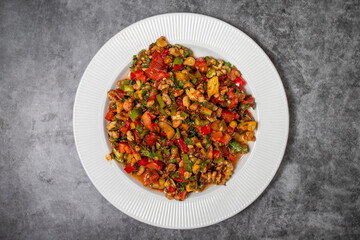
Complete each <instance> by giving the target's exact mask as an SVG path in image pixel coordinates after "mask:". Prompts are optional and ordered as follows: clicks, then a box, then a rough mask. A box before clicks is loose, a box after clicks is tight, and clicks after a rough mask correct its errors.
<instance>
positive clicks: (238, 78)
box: [234, 77, 245, 88]
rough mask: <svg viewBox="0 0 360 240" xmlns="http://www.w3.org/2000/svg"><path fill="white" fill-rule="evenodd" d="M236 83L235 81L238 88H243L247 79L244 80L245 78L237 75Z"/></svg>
mask: <svg viewBox="0 0 360 240" xmlns="http://www.w3.org/2000/svg"><path fill="white" fill-rule="evenodd" d="M234 83H235V85H236V86H237V87H238V88H241V87H242V86H244V84H245V81H244V79H242V77H237V78H236V79H235V80H234Z"/></svg>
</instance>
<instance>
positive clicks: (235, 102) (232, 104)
mask: <svg viewBox="0 0 360 240" xmlns="http://www.w3.org/2000/svg"><path fill="white" fill-rule="evenodd" d="M238 103H239V99H238V98H235V99H231V100H230V104H229V106H228V108H229V109H234V108H236V107H237V105H238Z"/></svg>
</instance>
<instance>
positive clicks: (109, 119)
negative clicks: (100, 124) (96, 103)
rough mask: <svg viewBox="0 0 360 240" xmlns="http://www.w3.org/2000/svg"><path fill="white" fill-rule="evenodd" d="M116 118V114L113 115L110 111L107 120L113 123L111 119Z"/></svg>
mask: <svg viewBox="0 0 360 240" xmlns="http://www.w3.org/2000/svg"><path fill="white" fill-rule="evenodd" d="M114 116H115V114H113V113H112V112H111V111H109V112H108V113H107V114H106V116H105V119H106V120H108V121H111V119H112V118H113V117H114Z"/></svg>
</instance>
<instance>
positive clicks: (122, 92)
mask: <svg viewBox="0 0 360 240" xmlns="http://www.w3.org/2000/svg"><path fill="white" fill-rule="evenodd" d="M116 91H118V95H119V97H120V98H124V91H123V90H121V89H120V88H117V89H116Z"/></svg>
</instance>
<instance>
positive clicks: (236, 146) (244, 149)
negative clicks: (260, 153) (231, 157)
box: [230, 141, 249, 153]
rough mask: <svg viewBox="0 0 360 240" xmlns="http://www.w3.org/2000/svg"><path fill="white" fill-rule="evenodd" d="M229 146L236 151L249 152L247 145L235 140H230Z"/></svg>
mask: <svg viewBox="0 0 360 240" xmlns="http://www.w3.org/2000/svg"><path fill="white" fill-rule="evenodd" d="M230 147H232V148H233V149H235V150H236V151H237V152H245V153H247V152H249V147H248V146H247V145H241V144H240V143H238V142H235V141H231V142H230Z"/></svg>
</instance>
